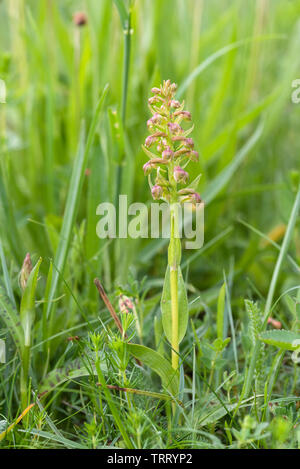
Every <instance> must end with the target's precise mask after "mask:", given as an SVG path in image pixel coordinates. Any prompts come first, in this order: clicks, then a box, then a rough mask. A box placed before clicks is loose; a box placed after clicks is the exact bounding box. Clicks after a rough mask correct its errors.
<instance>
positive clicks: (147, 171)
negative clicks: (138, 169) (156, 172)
mask: <svg viewBox="0 0 300 469" xmlns="http://www.w3.org/2000/svg"><path fill="white" fill-rule="evenodd" d="M152 169H153V166H152V164H151V161H147V163H145V164H144V166H143V170H144V174H145V176H148V174H150V173H151V171H152Z"/></svg>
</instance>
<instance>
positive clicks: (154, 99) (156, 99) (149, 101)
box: [148, 96, 159, 104]
mask: <svg viewBox="0 0 300 469" xmlns="http://www.w3.org/2000/svg"><path fill="white" fill-rule="evenodd" d="M148 103H149V104H157V103H159V99H158V97H157V96H152V97H151V98H149V99H148Z"/></svg>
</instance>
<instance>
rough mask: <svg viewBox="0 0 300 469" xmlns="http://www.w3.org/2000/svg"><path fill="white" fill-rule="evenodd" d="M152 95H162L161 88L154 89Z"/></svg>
mask: <svg viewBox="0 0 300 469" xmlns="http://www.w3.org/2000/svg"><path fill="white" fill-rule="evenodd" d="M151 93H153V94H160V88H156V87H154V88H152V90H151Z"/></svg>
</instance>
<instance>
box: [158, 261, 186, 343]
mask: <svg viewBox="0 0 300 469" xmlns="http://www.w3.org/2000/svg"><path fill="white" fill-rule="evenodd" d="M160 306H161V312H162V323H163V328H164V332H165V334H166V337H167V339H168V341H169V342H170V343H172V307H171V288H170V267H169V266H168V267H167V270H166V276H165V281H164V287H163V293H162V297H161V303H160ZM188 319H189V310H188V299H187V294H186V288H185V284H184V280H183V277H182V272H181V269H180V267H178V341H179V343H180V342H181V341H182V339H183V338H184V336H185V333H186V329H187V325H188Z"/></svg>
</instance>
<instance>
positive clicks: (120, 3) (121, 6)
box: [114, 0, 128, 29]
mask: <svg viewBox="0 0 300 469" xmlns="http://www.w3.org/2000/svg"><path fill="white" fill-rule="evenodd" d="M114 2H115V5H116V7H117V9H118V12H119V15H120V20H121V23H122V27H123V29H126V25H127V22H128V11H127V7H126V4H125V2H124V0H114Z"/></svg>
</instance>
